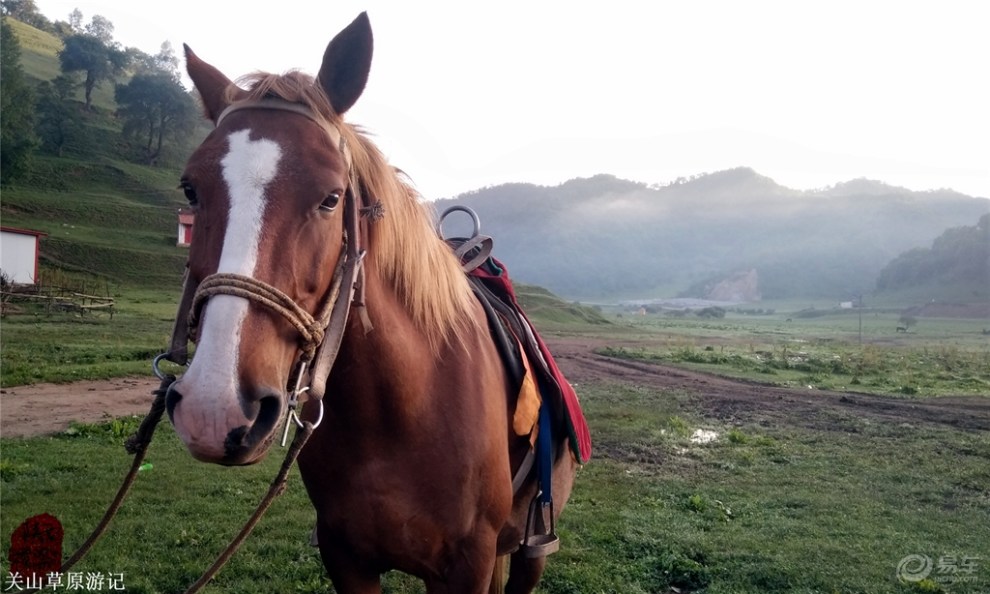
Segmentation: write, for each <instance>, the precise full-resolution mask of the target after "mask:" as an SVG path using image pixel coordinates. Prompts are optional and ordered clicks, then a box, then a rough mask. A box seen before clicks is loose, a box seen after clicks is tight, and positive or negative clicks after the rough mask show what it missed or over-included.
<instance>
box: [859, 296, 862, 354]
mask: <svg viewBox="0 0 990 594" xmlns="http://www.w3.org/2000/svg"><path fill="white" fill-rule="evenodd" d="M858 309H859V346H861V347H862V346H863V294H862V293H860V294H859V307H858Z"/></svg>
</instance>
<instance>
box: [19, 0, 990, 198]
mask: <svg viewBox="0 0 990 594" xmlns="http://www.w3.org/2000/svg"><path fill="white" fill-rule="evenodd" d="M35 3H36V5H37V6H38V9H39V10H40V11H41V13H42V14H44V15H45V16H47V17H48V18H49V19H52V20H67V19H68V15H69V13H70V12H71V11H72V10H73V9H74V8H79V9H80V10H81V11H82V13H83V17H84V22H89V19H90V18H91V17H92V16H94V15H97V14H99V15H102V16H104V17H106V18H107V19H109V20H110V21H111V22H112V23H113V24H114V26H115V30H114V37H115V39H116V40H117V41H119V42H121V43H122V44H124V45H125V46H128V47H137V48H138V49H140V50H142V51H144V52H146V53H149V54H155V53H157V52H158V50H159V48H160V46H161V44H162V42H163V41H165V40H168V41H170V42H171V43H172V45H173V46H174V48H175V50H176V52H177V54H179V55H180V56H181V48H182V43H187V44H189V46H190V47H192V49H193V50H194V51H195V52H196V54H197V55H198V56H199V57H200V58H202V59H204V60H206V61H207V62H210V63H212V64H213V65H214V66H216V67H218V68H219V69H220V70H222V71H223V72H224V73H225V74H227V75H228V76H229V77H231V78H237V77H239V76H241V75H244V74H247V73H249V72H251V71H254V70H266V71H270V72H283V71H285V70H289V69H292V68H299V69H302V70H304V71H306V72H309V73H311V74H315V72H316V71H317V70H318V69H319V65H320V60H321V58H322V56H323V50H324V49H325V48H326V44H327V43H328V42H329V41H330V39H331V38H332V37H333V35H335V34H336V33H337V32H338V31H339V30H340V29H341V28H343V27H344V26H346V25H347V24H348V23H349V22H350V21H351V20H352V19H353V18H354V17H355V16H357V14H358V13H359V12H361V11H364V10H367V11H368V14H369V17H370V18H371V25H372V29H373V30H374V34H375V56H374V60H373V63H372V70H371V77H370V81H369V83H368V87H367V89H366V90H365V93H364V95H363V96H362V98H361V99H360V100H359V101H358V104H357V105H356V106H355V107H354V108H353V109H352V110H351V112H350V113H349V114H348V118H347V119H348V120H349V121H351V122H353V123H357V124H360V125H362V126H364V127H365V128H367V129H368V130H370V131H371V132H372V133H373V134H374V135H375V138H376V140H377V142H378V144H379V146H380V147H381V148H382V149H383V151H384V152H385V154H386V155H388V156H389V158H390V160H391V161H392V163H393V164H394V165H396V166H398V167H400V168H401V169H403V170H405V171H406V172H407V173H408V174H409V175H410V176H411V177H412V179H413V181H414V183H415V184H416V186H417V188H418V189H419V190H420V192H421V193H422V194H423V195H424V197H425V198H427V199H436V198H446V197H452V196H454V195H456V194H459V193H461V192H466V191H470V190H475V189H478V188H481V187H484V186H488V185H495V184H500V183H505V182H532V183H537V184H544V185H557V184H560V183H562V182H564V181H567V180H568V179H571V178H574V177H589V176H592V175H595V174H598V173H609V174H613V175H616V176H618V177H621V178H626V179H631V180H636V181H642V182H646V183H666V182H669V181H671V180H673V179H675V178H677V177H681V176H683V177H688V176H691V175H696V174H700V173H706V172H714V171H719V170H722V169H728V168H732V167H737V166H746V167H752V168H753V169H755V170H756V171H757V172H759V173H761V174H763V175H766V176H769V177H771V178H773V179H774V180H776V181H777V182H778V183H780V184H783V185H785V186H789V187H792V188H795V189H811V188H816V187H822V186H826V185H831V184H834V183H837V182H842V181H848V180H850V179H854V178H860V177H866V178H870V179H878V180H882V181H885V182H887V183H890V184H893V185H899V186H904V187H907V188H910V189H912V190H929V189H937V188H952V189H955V190H957V191H960V192H963V193H965V194H970V195H974V196H982V197H990V107H988V106H990V34H988V23H990V4H988V3H986V2H984V1H982V0H969V1H962V0H960V1H956V0H938V1H935V0H932V1H927V2H919V1H914V0H894V1H879V0H878V1H870V0H858V1H847V0H827V1H798V0H789V1H761V0H746V1H739V0H711V1H704V0H698V1H690V2H688V1H677V2H674V1H667V0H654V1H649V0H642V1H635V2H634V1H624V0H611V1H609V2H603V1H601V0H597V1H595V2H583V1H573V0H572V1H569V2H564V1H556V0H553V1H540V0H528V1H518V0H501V1H499V2H465V1H443V2H441V1H432V0H425V1H420V2H400V1H398V0H393V1H380V0H364V1H359V0H339V1H318V2H314V1H313V0H278V1H270V2H254V3H250V6H249V3H248V2H245V1H244V0H238V1H237V2H232V1H223V0H195V1H193V0H161V1H155V2H149V1H146V0H141V1H136V0H116V1H114V0H35Z"/></svg>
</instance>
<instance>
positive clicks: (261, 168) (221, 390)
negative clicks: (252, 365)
mask: <svg viewBox="0 0 990 594" xmlns="http://www.w3.org/2000/svg"><path fill="white" fill-rule="evenodd" d="M249 136H250V134H249V131H248V130H240V131H237V132H234V133H233V134H231V135H230V136H229V137H228V140H229V142H230V150H229V151H228V152H227V154H226V155H225V156H224V158H223V160H222V161H221V162H220V164H221V165H222V167H223V179H224V181H225V182H226V183H227V190H228V194H229V196H230V210H229V212H228V213H227V229H226V232H225V234H224V238H223V249H222V250H221V252H220V264H219V266H218V267H217V272H226V273H235V274H241V275H245V276H254V273H255V266H256V265H257V262H258V243H259V241H260V240H261V224H262V218H263V215H264V211H265V187H266V186H267V185H268V183H269V182H271V181H272V180H273V179H274V178H275V175H276V173H277V172H278V163H279V159H280V158H281V156H282V150H281V149H280V148H279V146H278V145H277V144H276V143H275V142H273V141H271V140H266V139H261V140H251V139H250V137H249ZM247 311H248V301H247V300H246V299H244V298H242V297H234V296H232V295H216V296H214V297H211V298H210V299H209V300H208V301H207V302H206V305H205V306H204V311H203V314H202V319H203V324H202V325H201V326H200V328H199V332H198V334H199V337H198V342H197V345H196V356H195V357H194V358H193V362H192V363H191V364H190V366H189V369H188V370H187V371H186V373H185V375H184V376H183V378H182V383H183V384H184V386H185V387H184V389H183V391H184V392H185V391H188V392H190V393H199V394H201V395H207V396H208V397H211V399H212V397H213V396H216V397H217V398H218V399H230V398H234V399H236V398H237V353H238V349H239V347H240V342H241V326H242V324H243V322H244V318H245V317H246V316H247ZM197 363H200V364H199V365H197ZM218 404H219V403H218ZM221 406H223V405H221ZM206 408H209V407H206ZM232 408H233V411H239V410H240V409H239V407H236V406H235V407H232ZM228 414H229V413H228ZM213 422H215V423H221V422H222V420H221V419H214V420H213Z"/></svg>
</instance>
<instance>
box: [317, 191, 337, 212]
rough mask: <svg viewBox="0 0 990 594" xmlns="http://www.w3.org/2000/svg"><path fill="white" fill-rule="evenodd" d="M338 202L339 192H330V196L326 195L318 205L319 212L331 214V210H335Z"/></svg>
mask: <svg viewBox="0 0 990 594" xmlns="http://www.w3.org/2000/svg"><path fill="white" fill-rule="evenodd" d="M339 202H340V192H331V193H330V194H327V197H326V198H324V199H323V202H321V203H320V210H322V211H325V212H331V211H332V210H333V209H335V208H337V204H338V203H339Z"/></svg>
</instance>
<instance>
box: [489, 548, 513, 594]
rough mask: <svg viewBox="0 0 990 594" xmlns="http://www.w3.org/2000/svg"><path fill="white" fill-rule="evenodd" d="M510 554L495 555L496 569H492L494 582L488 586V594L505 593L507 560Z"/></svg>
mask: <svg viewBox="0 0 990 594" xmlns="http://www.w3.org/2000/svg"><path fill="white" fill-rule="evenodd" d="M508 558H509V556H508V555H499V556H498V557H495V569H494V570H492V583H491V585H489V586H488V594H504V593H505V562H506V560H507V559H508Z"/></svg>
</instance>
